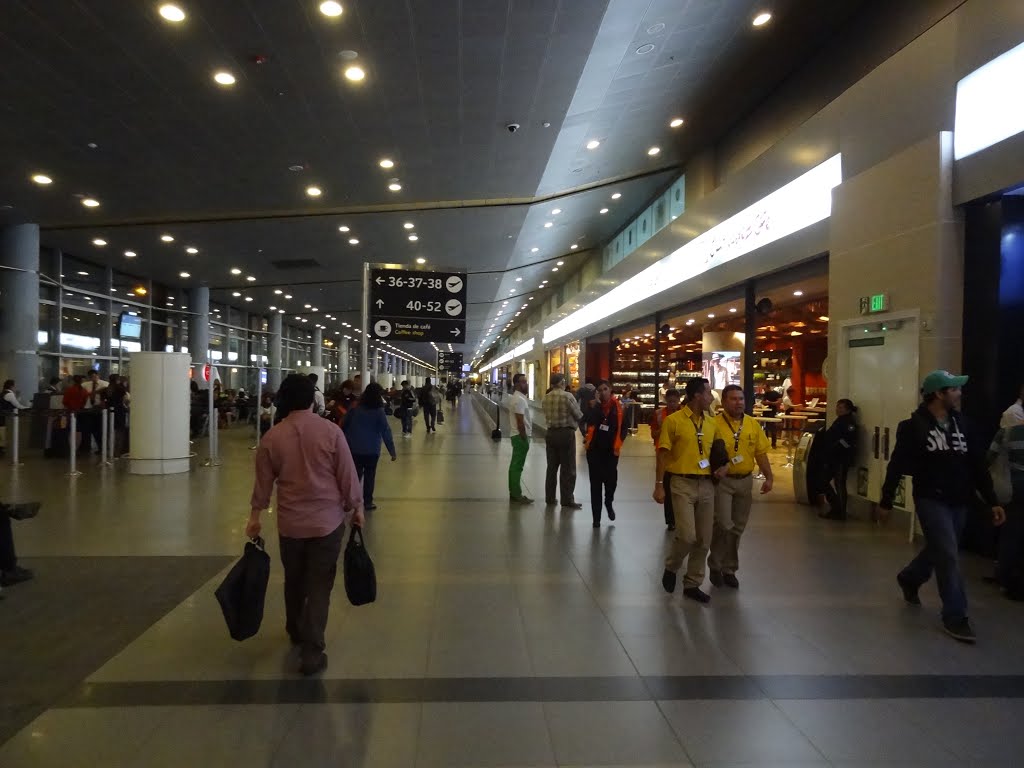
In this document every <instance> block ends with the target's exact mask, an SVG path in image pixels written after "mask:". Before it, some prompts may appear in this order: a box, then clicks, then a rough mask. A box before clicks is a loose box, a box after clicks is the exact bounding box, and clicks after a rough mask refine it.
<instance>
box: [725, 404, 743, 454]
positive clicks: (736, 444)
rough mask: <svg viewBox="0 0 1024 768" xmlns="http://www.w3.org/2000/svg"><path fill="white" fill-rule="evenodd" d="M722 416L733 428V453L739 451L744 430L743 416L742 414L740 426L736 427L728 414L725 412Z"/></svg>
mask: <svg viewBox="0 0 1024 768" xmlns="http://www.w3.org/2000/svg"><path fill="white" fill-rule="evenodd" d="M722 418H723V419H725V423H726V424H728V425H729V429H730V430H732V439H733V444H732V450H733V453H739V450H740V434H741V433H742V432H743V417H742V416H740V425H739V426H738V427H734V426H733V425H732V421H731V420H730V419H729V417H728V416H727V415H726V414H724V413H723V414H722Z"/></svg>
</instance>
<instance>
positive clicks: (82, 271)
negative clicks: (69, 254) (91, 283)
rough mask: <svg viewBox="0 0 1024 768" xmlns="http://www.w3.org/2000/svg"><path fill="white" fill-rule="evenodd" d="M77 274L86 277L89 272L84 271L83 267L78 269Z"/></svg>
mask: <svg viewBox="0 0 1024 768" xmlns="http://www.w3.org/2000/svg"><path fill="white" fill-rule="evenodd" d="M78 274H80V275H81V276H82V277H88V276H89V273H88V272H86V271H85V270H84V269H83V270H80V271H79V272H78Z"/></svg>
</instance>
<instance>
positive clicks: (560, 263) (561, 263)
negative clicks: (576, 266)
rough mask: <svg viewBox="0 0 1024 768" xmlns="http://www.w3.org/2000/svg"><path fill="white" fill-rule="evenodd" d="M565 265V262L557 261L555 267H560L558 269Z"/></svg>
mask: <svg viewBox="0 0 1024 768" xmlns="http://www.w3.org/2000/svg"><path fill="white" fill-rule="evenodd" d="M563 264H565V262H564V261H556V262H555V266H558V267H560V266H562V265H563Z"/></svg>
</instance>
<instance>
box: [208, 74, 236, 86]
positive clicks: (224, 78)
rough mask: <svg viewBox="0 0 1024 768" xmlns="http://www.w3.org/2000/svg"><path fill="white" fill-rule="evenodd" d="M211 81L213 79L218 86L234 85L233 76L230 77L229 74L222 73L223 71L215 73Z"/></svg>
mask: <svg viewBox="0 0 1024 768" xmlns="http://www.w3.org/2000/svg"><path fill="white" fill-rule="evenodd" d="M213 79H214V81H215V82H216V83H217V84H218V85H234V84H235V76H234V75H232V74H231V73H230V72H224V71H221V72H215V73H214V75H213Z"/></svg>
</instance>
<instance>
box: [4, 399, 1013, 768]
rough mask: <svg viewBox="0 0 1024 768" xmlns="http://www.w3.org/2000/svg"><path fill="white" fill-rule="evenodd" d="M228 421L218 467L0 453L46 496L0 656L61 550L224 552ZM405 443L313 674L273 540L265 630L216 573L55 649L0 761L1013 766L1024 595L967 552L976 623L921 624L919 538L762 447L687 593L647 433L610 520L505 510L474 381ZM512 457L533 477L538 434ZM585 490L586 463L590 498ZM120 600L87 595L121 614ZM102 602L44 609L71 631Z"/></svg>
mask: <svg viewBox="0 0 1024 768" xmlns="http://www.w3.org/2000/svg"><path fill="white" fill-rule="evenodd" d="M222 437H223V440H222V445H223V449H224V454H225V456H224V459H225V461H224V464H223V466H221V467H219V468H216V469H206V468H197V469H196V470H195V471H194V472H193V473H191V474H190V475H184V476H178V477H165V478H140V477H130V476H127V475H124V474H121V473H120V471H111V470H101V469H99V468H97V467H95V466H91V465H90V466H87V467H86V474H85V475H84V476H83V477H81V478H78V479H77V480H74V481H71V480H69V479H68V478H67V477H66V476H65V473H66V467H65V466H64V465H62V464H60V463H52V462H46V461H43V460H41V459H32V458H30V459H28V460H27V463H26V465H25V466H23V467H21V468H19V469H18V470H17V471H16V472H15V471H12V470H11V469H10V467H7V466H4V467H3V468H0V484H2V485H0V487H3V488H4V489H5V490H4V494H3V497H4V498H5V499H17V498H41V499H42V500H43V501H44V503H45V508H44V511H43V513H42V514H41V515H40V517H39V518H37V519H36V520H33V521H31V522H26V523H19V524H18V525H17V526H16V536H17V542H18V548H19V552H20V554H21V556H22V557H23V559H24V561H25V563H26V564H27V565H30V566H32V567H34V568H35V569H36V570H37V573H38V578H37V580H36V581H35V582H34V583H32V584H30V585H24V586H21V587H15V588H12V589H10V590H7V592H6V594H7V599H6V600H5V601H4V602H2V603H0V620H2V621H3V624H2V626H3V627H4V628H3V631H2V633H0V655H2V656H4V657H6V658H11V657H12V656H14V655H20V656H23V657H24V658H23V659H20V661H21V662H22V663H23V664H24V665H25V667H27V668H32V667H33V663H34V662H36V663H39V662H40V660H41V659H42V658H43V656H42V654H35V653H34V652H33V651H32V649H31V647H30V646H29V647H26V645H25V644H24V643H20V644H18V643H15V642H14V640H13V638H14V637H15V631H14V630H13V629H12V628H11V627H10V626H9V625H8V624H7V622H6V621H5V620H3V619H2V617H4V616H5V615H6V616H13V615H15V610H16V609H18V608H19V601H21V602H22V604H21V605H20V607H21V608H22V609H24V608H25V607H26V606H25V605H24V604H23V603H24V602H25V601H47V600H50V599H52V596H53V594H54V591H55V590H58V589H66V587H61V586H60V585H61V584H66V583H67V580H66V578H64V579H63V580H62V579H60V578H57V575H58V574H61V575H62V576H63V577H66V570H62V569H68V568H72V567H73V566H72V564H73V563H75V562H83V561H82V560H76V558H93V559H94V558H121V557H129V556H130V557H135V558H144V559H145V562H146V563H147V568H148V569H149V570H148V571H147V572H148V573H150V572H151V570H152V565H153V563H154V562H155V563H157V564H158V565H159V566H161V567H165V568H166V569H167V572H168V573H174V572H175V569H180V568H182V567H183V566H184V564H185V563H186V562H192V561H193V560H194V559H195V558H196V557H197V556H211V557H218V556H221V557H223V556H228V557H233V556H236V555H237V554H238V553H239V552H240V550H241V547H242V543H243V538H242V536H243V534H242V530H243V526H244V522H245V518H246V514H247V506H248V505H247V501H248V497H249V492H250V484H251V461H252V453H251V451H249V450H248V447H249V442H250V438H249V436H248V435H247V434H245V433H244V431H243V430H241V429H236V430H232V431H229V432H228V433H226V434H225V435H223V436H222ZM399 450H400V451H401V456H400V460H399V462H398V463H396V464H390V463H387V462H385V463H383V464H382V465H381V468H380V473H379V476H378V488H379V490H378V499H377V501H378V504H379V505H380V506H379V509H378V510H377V511H376V512H374V513H373V517H372V520H371V522H370V524H369V526H368V529H367V545H368V547H369V549H370V552H371V554H372V555H373V557H374V560H375V563H376V566H377V573H378V580H379V599H378V602H377V603H375V604H374V605H372V606H364V607H361V608H353V607H352V606H350V605H348V603H347V601H345V599H344V593H343V592H341V591H340V590H338V591H337V592H336V599H335V601H334V604H333V606H332V614H331V621H330V627H329V632H328V644H329V648H328V652H329V654H330V668H329V669H328V670H327V672H326V673H325V675H324V677H323V678H322V679H315V680H305V679H302V678H299V677H298V676H297V675H296V674H295V673H294V667H295V664H296V659H295V656H294V654H293V652H292V651H291V650H290V648H289V646H288V643H287V638H286V637H285V635H284V632H283V628H282V624H283V619H282V613H283V607H282V604H281V597H280V591H281V572H280V568H279V565H278V564H277V562H276V546H275V542H274V541H273V538H271V539H270V541H269V547H270V550H271V553H272V555H273V556H274V558H275V567H274V573H273V576H272V582H271V592H270V595H269V596H268V600H267V613H266V618H265V623H264V626H263V629H262V631H261V633H260V634H259V635H258V636H257V637H255V638H253V639H251V640H248V641H246V642H244V643H235V642H233V641H232V640H230V639H229V638H228V636H227V632H226V630H225V629H224V626H223V620H222V618H221V616H220V614H219V610H218V608H217V605H216V602H215V601H214V598H213V590H214V589H215V588H216V585H217V584H218V583H219V580H220V578H221V575H222V574H223V571H221V572H220V573H218V574H217V575H216V576H215V577H214V578H212V579H209V580H208V581H206V582H205V583H203V584H202V586H200V587H199V588H198V589H196V590H195V591H194V592H192V593H191V594H189V595H188V596H187V597H184V599H181V600H180V601H179V602H178V603H177V604H174V603H173V602H172V603H170V605H172V606H173V607H172V608H171V609H170V610H169V611H167V612H166V614H165V615H163V616H162V617H161V618H159V619H158V620H156V621H155V622H154V623H150V624H148V625H143V626H140V627H138V628H136V629H133V630H132V631H130V632H126V633H125V634H124V638H125V639H124V640H123V641H119V643H120V645H118V646H117V647H116V648H114V649H111V650H109V651H107V652H106V655H105V656H104V657H103V660H102V661H101V662H99V663H98V664H97V665H96V666H95V668H94V669H93V670H92V671H91V674H89V675H88V676H87V678H86V679H85V680H82V679H81V678H80V673H76V672H68V671H66V670H65V671H64V672H63V674H68V675H78V677H74V678H69V679H68V683H67V685H66V686H64V688H63V689H62V690H63V692H60V691H57V692H56V693H54V694H52V696H51V699H50V700H47V701H45V702H43V703H42V704H41V705H40V706H39V707H38V711H40V712H41V714H40V715H39V716H38V717H37V718H36V719H35V720H34V721H33V722H31V723H30V724H29V725H27V726H26V727H25V728H24V729H22V730H21V731H20V732H18V733H17V734H15V735H14V736H13V737H12V738H10V739H9V740H8V741H7V742H6V744H4V745H3V746H0V766H3V768H22V767H23V766H24V767H26V768H27V767H29V766H31V767H32V768H47V767H48V766H83V767H84V766H89V767H90V768H91V767H92V766H161V765H176V766H177V765H195V766H207V765H208V766H220V765H227V764H233V763H234V764H254V765H255V764H259V765H268V766H297V765H301V766H327V765H331V766H334V765H344V766H402V767H403V768H408V767H410V766H524V767H525V766H595V765H602V766H631V767H632V768H638V767H639V766H690V765H697V766H734V765H735V766H740V765H744V766H758V767H759V768H764V767H767V766H786V767H787V768H793V767H799V766H844V767H845V768H852V767H853V766H868V765H885V766H921V767H923V766H936V765H971V766H996V765H1002V766H1019V765H1021V764H1022V761H1021V758H1020V755H1022V754H1024V729H1022V728H1021V727H1020V723H1021V722H1024V653H1022V652H1021V650H1020V649H1021V648H1022V647H1024V610H1022V608H1021V606H1020V605H1017V604H1012V603H1007V602H1005V601H1004V600H1002V599H1001V598H1000V597H999V596H998V595H996V594H995V593H994V592H992V591H991V590H990V588H988V587H987V586H985V585H984V584H982V583H981V581H980V576H981V575H982V574H984V573H985V572H986V569H987V564H986V563H984V562H981V561H979V560H977V559H975V558H970V557H968V558H966V559H965V568H966V571H967V573H968V574H969V593H970V598H971V605H972V617H973V619H974V621H975V623H976V625H977V629H978V631H979V634H980V637H981V641H980V642H979V644H978V646H977V647H973V648H971V647H965V646H961V645H958V644H956V643H954V642H953V641H952V640H950V639H948V638H946V637H945V636H944V635H942V634H941V632H939V629H938V621H937V616H936V611H937V607H938V603H937V596H936V594H935V590H934V586H929V587H928V588H926V589H925V590H924V592H923V598H924V601H925V606H924V607H923V608H922V609H920V610H913V609H910V608H908V607H906V606H904V605H903V603H902V602H901V600H900V599H899V592H898V590H897V589H896V586H895V583H894V581H893V576H894V574H895V571H896V570H897V569H898V567H899V566H900V565H902V563H903V562H904V561H905V560H906V559H908V558H909V557H910V556H911V554H912V551H913V548H912V547H910V546H909V545H907V544H906V542H905V540H904V536H903V531H902V528H900V529H899V530H898V529H897V527H896V526H895V525H894V526H892V527H889V528H885V527H877V526H874V525H871V524H868V523H864V522H850V523H848V524H846V525H837V524H834V523H827V522H823V521H820V520H818V519H817V518H816V517H815V516H814V515H813V513H812V512H811V510H809V509H807V508H801V507H799V506H797V505H796V504H795V503H793V501H792V491H791V481H790V480H789V478H788V476H787V472H788V470H783V469H779V470H777V471H778V473H779V476H780V478H779V479H780V482H779V483H778V486H777V488H776V491H774V492H773V493H772V494H771V495H770V496H769V497H767V498H766V499H764V500H763V501H759V502H758V504H757V506H756V507H755V510H754V515H753V519H752V522H751V525H750V528H749V529H748V532H747V533H746V534H745V536H744V541H743V548H742V559H743V567H742V568H741V570H740V573H739V576H740V579H741V581H742V587H741V589H740V590H739V591H738V592H734V591H728V590H726V591H723V590H712V594H713V597H714V599H713V600H712V603H711V604H710V605H708V606H700V605H697V604H695V603H692V602H683V600H682V599H681V597H680V596H679V595H675V596H667V595H666V594H665V593H664V592H663V590H662V589H661V586H660V575H661V567H662V565H661V564H662V557H663V554H664V549H665V546H666V543H667V538H666V534H665V530H664V524H663V522H662V519H661V510H660V509H659V508H658V507H657V506H656V505H655V504H654V503H653V502H651V501H649V494H650V489H651V485H652V482H651V481H652V480H653V462H652V456H651V450H650V446H649V443H648V442H647V441H646V440H644V439H642V438H640V437H638V438H637V439H631V440H629V441H627V444H626V448H625V454H624V456H623V459H622V461H621V465H620V466H621V471H620V485H619V493H618V496H617V503H616V509H617V511H618V513H619V514H618V520H617V521H616V523H615V524H609V523H607V522H606V523H605V524H604V525H603V527H602V528H601V529H600V530H598V531H595V530H593V529H592V528H591V525H590V514H589V510H587V509H584V510H580V511H577V512H572V513H562V512H560V511H559V510H557V509H545V507H544V506H543V504H536V505H534V506H532V507H527V508H520V507H510V506H509V505H508V504H507V502H506V497H507V492H506V481H505V473H506V467H507V463H508V458H509V455H510V450H509V445H508V442H507V441H505V442H503V443H501V444H495V443H493V442H492V441H491V440H490V439H489V438H488V436H487V431H485V430H484V429H483V428H482V426H481V425H480V423H479V422H478V421H477V419H476V416H475V415H474V414H473V411H472V409H471V408H470V407H469V404H468V403H464V404H463V405H462V406H461V407H460V409H459V411H458V413H456V414H453V415H450V417H449V419H448V421H447V423H446V424H445V425H444V426H443V427H440V428H439V431H438V433H437V434H436V435H431V436H427V435H425V434H423V431H422V428H421V426H420V425H417V431H416V434H415V437H414V439H413V440H411V441H399ZM783 461H784V459H781V458H776V459H775V460H774V463H776V464H781V463H782V462H783ZM527 465H528V466H527V474H526V480H527V484H528V486H529V489H530V491H531V492H532V493H531V495H534V496H539V497H541V498H542V497H543V472H544V466H543V465H544V451H543V444H542V443H539V442H538V443H535V444H534V446H533V449H532V450H531V452H530V456H529V458H528V462H527ZM587 488H588V484H587V476H586V464H585V462H584V461H581V462H580V477H579V483H578V489H579V493H578V495H577V498H578V499H580V500H581V501H584V503H586V501H587V498H586V497H587ZM268 530H271V531H272V530H273V528H272V524H271V526H270V527H269V528H268ZM112 562H125V563H127V562H129V561H127V560H124V561H121V560H116V561H114V560H112ZM139 562H143V561H139ZM126 574H127V571H126ZM149 578H152V574H151V573H150V576H149ZM85 599H86V600H87V601H88V598H85ZM112 602H115V603H116V601H110V600H106V601H101V600H96V601H95V604H96V611H98V612H100V613H102V614H103V616H101V617H100V618H101V619H102V618H104V617H106V620H108V621H110V622H117V621H119V617H118V616H117V609H116V605H115V607H113V608H112V607H111V605H110V604H111V603H112ZM107 614H110V615H109V616H107ZM17 615H25V616H30V617H31V616H37V615H40V614H38V612H35V613H33V612H25V611H23V610H22V612H21V613H18V614H17ZM26 620H29V619H26ZM36 620H42V619H36ZM51 621H52V619H51ZM95 623H96V617H95V616H93V617H92V625H89V626H87V625H86V624H85V622H83V621H81V620H78V619H75V618H74V617H73V616H72V617H70V618H69V619H68V621H67V622H66V623H65V624H64V625H62V626H58V627H52V628H51V629H52V632H53V633H55V635H58V636H60V637H71V638H73V637H75V635H76V633H82V632H86V631H95V626H94V625H95ZM45 629H46V628H45V627H43V628H39V627H33V628H32V631H43V630H45ZM111 653H112V654H113V655H111ZM46 663H47V664H49V663H50V662H46ZM61 673H62V672H61V670H59V669H58V668H57V667H56V666H51V667H48V668H39V669H38V675H39V676H40V678H41V680H44V679H45V680H47V681H49V680H51V676H53V675H57V674H61ZM43 676H46V677H45V678H44V677H43ZM40 687H41V688H43V687H44V686H42V685H41V686H40ZM50 688H53V686H50ZM48 690H49V689H48ZM4 706H10V702H7V701H5V702H4ZM44 710H45V711H44Z"/></svg>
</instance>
